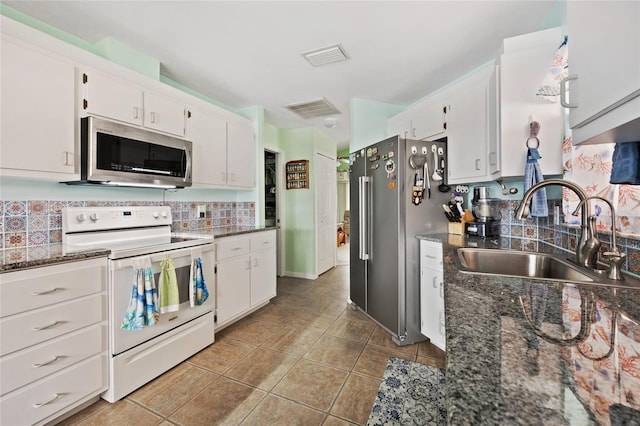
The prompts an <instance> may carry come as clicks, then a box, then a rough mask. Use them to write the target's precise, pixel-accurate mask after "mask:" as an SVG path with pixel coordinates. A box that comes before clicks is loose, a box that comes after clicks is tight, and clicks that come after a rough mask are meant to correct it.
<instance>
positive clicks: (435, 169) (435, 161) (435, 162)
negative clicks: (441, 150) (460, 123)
mask: <svg viewBox="0 0 640 426" xmlns="http://www.w3.org/2000/svg"><path fill="white" fill-rule="evenodd" d="M431 152H432V153H433V175H431V177H432V178H433V180H442V176H440V175H439V174H438V163H439V162H440V160H438V148H437V147H436V146H435V145H431Z"/></svg>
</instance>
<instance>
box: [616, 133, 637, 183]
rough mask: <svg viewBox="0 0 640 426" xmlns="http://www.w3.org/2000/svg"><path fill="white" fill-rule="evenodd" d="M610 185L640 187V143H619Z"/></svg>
mask: <svg viewBox="0 0 640 426" xmlns="http://www.w3.org/2000/svg"><path fill="white" fill-rule="evenodd" d="M612 160H613V165H612V167H611V180H610V181H609V183H624V184H628V185H640V142H624V143H617V144H616V145H615V148H614V149H613V158H612Z"/></svg>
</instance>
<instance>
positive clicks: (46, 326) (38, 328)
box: [33, 321, 62, 331]
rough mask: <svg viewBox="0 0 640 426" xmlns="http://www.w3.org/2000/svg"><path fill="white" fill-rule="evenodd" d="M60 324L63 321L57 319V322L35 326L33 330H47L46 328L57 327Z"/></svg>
mask: <svg viewBox="0 0 640 426" xmlns="http://www.w3.org/2000/svg"><path fill="white" fill-rule="evenodd" d="M58 324H62V321H55V322H52V323H51V324H47V325H43V326H41V327H33V330H34V331H42V330H46V329H48V328H51V327H55V326H56V325H58Z"/></svg>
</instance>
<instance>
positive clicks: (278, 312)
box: [247, 303, 294, 326]
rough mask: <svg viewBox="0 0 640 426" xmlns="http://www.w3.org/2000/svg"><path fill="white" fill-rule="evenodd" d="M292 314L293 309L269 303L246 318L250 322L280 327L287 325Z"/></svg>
mask: <svg viewBox="0 0 640 426" xmlns="http://www.w3.org/2000/svg"><path fill="white" fill-rule="evenodd" d="M292 312H294V309H292V308H291V307H289V306H286V305H276V304H273V303H270V304H268V305H267V306H265V307H263V308H260V309H259V310H257V311H256V312H254V313H252V314H251V315H249V316H248V317H247V318H248V319H249V320H250V321H261V322H262V321H263V322H268V323H272V324H276V325H281V326H282V325H286V324H289V317H290V316H291V314H292Z"/></svg>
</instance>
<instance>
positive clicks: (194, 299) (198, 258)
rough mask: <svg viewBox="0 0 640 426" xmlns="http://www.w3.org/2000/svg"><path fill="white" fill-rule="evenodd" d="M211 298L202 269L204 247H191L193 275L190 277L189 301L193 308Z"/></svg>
mask: <svg viewBox="0 0 640 426" xmlns="http://www.w3.org/2000/svg"><path fill="white" fill-rule="evenodd" d="M208 298H209V290H207V285H206V284H205V282H204V272H203V270H202V249H198V248H194V249H191V277H190V279H189V303H190V304H191V307H192V308H193V307H194V306H196V305H202V304H203V303H204V302H205V300H207V299H208Z"/></svg>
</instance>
